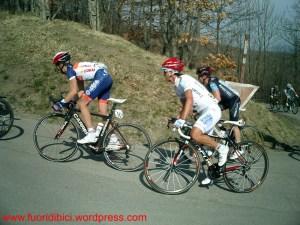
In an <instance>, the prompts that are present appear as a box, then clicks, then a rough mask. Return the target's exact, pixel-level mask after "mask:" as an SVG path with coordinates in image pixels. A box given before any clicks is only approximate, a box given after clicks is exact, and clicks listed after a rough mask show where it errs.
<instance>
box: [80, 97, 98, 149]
mask: <svg viewBox="0 0 300 225" xmlns="http://www.w3.org/2000/svg"><path fill="white" fill-rule="evenodd" d="M91 100H92V99H91V98H90V97H89V96H87V95H85V94H83V95H82V96H81V97H80V99H79V100H78V102H77V103H78V106H79V109H80V111H81V118H82V120H83V122H84V123H85V125H86V127H87V129H88V134H87V135H86V136H85V137H84V138H82V139H80V140H78V141H77V142H78V143H79V144H86V143H94V142H96V141H97V138H96V133H95V129H94V127H93V123H92V116H91V113H90V110H89V108H88V104H89V103H90V101H91Z"/></svg>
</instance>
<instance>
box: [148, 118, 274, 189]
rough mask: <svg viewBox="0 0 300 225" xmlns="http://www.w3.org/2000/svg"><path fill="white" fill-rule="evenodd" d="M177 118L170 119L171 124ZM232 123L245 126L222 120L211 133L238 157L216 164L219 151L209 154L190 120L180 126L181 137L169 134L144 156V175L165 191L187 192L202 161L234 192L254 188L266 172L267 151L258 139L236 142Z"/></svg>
mask: <svg viewBox="0 0 300 225" xmlns="http://www.w3.org/2000/svg"><path fill="white" fill-rule="evenodd" d="M175 120H176V119H170V120H169V122H168V126H169V124H173V123H174V122H175ZM226 124H229V125H230V128H226V127H225V126H226ZM233 125H235V126H239V127H242V126H243V124H241V121H238V122H234V121H220V122H219V123H218V124H217V126H216V127H215V133H216V134H217V135H215V134H214V135H210V136H211V137H213V138H215V139H218V140H219V141H221V142H223V143H226V144H228V146H229V147H230V151H229V154H228V155H229V158H230V156H232V154H236V155H237V158H236V159H232V160H230V159H228V161H227V162H226V163H225V164H224V165H223V166H222V167H219V166H218V164H217V157H216V156H217V152H214V153H213V154H212V155H210V154H209V151H207V150H205V148H204V147H203V146H201V145H199V144H197V143H195V142H194V141H193V140H192V139H191V137H190V136H189V133H190V131H191V129H192V126H191V124H189V123H186V124H185V125H184V127H183V128H181V129H180V128H179V129H177V132H178V133H179V137H176V138H168V139H166V140H164V141H161V142H159V143H157V144H155V145H153V146H152V148H151V149H150V150H149V151H148V153H147V155H146V157H145V167H144V169H145V177H146V180H147V181H148V183H149V185H150V186H151V187H152V188H153V189H154V190H155V191H157V192H160V193H163V194H181V193H184V192H186V191H188V190H189V189H190V188H191V187H192V186H193V185H194V184H195V182H196V181H197V179H198V176H199V174H200V168H201V167H202V165H203V166H204V165H206V167H207V176H208V177H209V178H210V179H211V180H217V179H219V178H220V177H221V176H222V177H223V179H224V181H225V183H226V185H227V186H228V187H229V189H230V190H232V191H234V192H238V193H247V192H252V191H254V190H255V189H256V188H258V187H259V186H260V185H261V184H262V183H263V181H264V180H265V178H266V176H267V173H268V168H269V160H268V155H267V153H266V151H265V150H264V148H263V147H261V146H260V145H259V144H257V143H255V142H252V141H244V142H241V143H239V144H237V143H235V142H234V138H233V131H232V129H233ZM241 149H243V152H242V151H240V150H241ZM204 172H205V171H204Z"/></svg>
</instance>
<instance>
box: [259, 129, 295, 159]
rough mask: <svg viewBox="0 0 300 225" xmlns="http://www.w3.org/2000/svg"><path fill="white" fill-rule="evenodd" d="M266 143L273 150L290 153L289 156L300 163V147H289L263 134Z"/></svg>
mask: <svg viewBox="0 0 300 225" xmlns="http://www.w3.org/2000/svg"><path fill="white" fill-rule="evenodd" d="M263 137H264V141H265V142H267V143H269V144H270V145H271V149H276V150H283V151H286V152H289V156H290V157H291V158H293V159H296V160H298V161H300V146H299V145H289V144H286V143H283V142H279V141H278V140H276V139H275V138H274V137H272V136H271V135H266V134H263Z"/></svg>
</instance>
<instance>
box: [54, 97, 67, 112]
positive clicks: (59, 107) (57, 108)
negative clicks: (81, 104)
mask: <svg viewBox="0 0 300 225" xmlns="http://www.w3.org/2000/svg"><path fill="white" fill-rule="evenodd" d="M67 107H68V103H65V102H63V101H62V100H60V101H58V102H55V103H54V104H53V105H52V109H53V110H54V111H56V112H61V111H62V110H63V108H67Z"/></svg>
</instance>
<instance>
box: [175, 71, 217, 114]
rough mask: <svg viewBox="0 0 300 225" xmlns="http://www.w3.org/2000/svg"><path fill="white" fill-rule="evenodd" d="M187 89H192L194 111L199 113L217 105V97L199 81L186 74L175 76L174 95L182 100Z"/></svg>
mask: <svg viewBox="0 0 300 225" xmlns="http://www.w3.org/2000/svg"><path fill="white" fill-rule="evenodd" d="M188 90H192V94H193V110H194V111H196V112H198V113H201V112H202V111H203V110H206V109H207V108H210V107H215V106H217V107H218V101H217V99H216V98H215V97H214V96H213V95H212V94H211V93H210V92H209V91H208V90H207V89H206V87H205V86H204V85H202V84H201V83H200V82H199V81H197V80H196V79H194V78H193V77H191V76H190V75H186V74H184V75H181V76H180V77H177V78H176V80H175V91H176V95H177V96H178V97H179V98H180V99H181V100H184V99H185V92H186V91H188Z"/></svg>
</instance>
